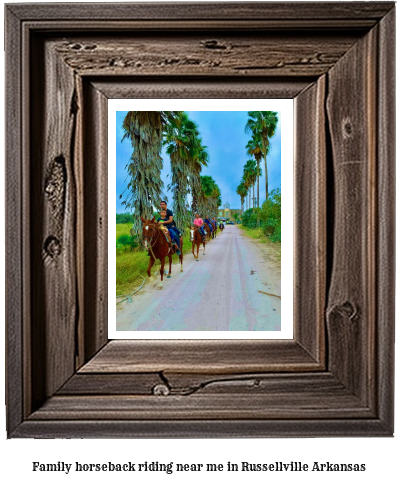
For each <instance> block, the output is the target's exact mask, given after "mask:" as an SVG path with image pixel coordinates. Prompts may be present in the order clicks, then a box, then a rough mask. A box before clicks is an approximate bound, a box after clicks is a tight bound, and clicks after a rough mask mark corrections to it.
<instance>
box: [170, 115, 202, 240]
mask: <svg viewBox="0 0 399 487" xmlns="http://www.w3.org/2000/svg"><path fill="white" fill-rule="evenodd" d="M198 140H199V131H198V126H197V124H196V123H195V122H193V121H192V120H190V118H189V116H188V115H187V113H185V112H181V113H180V114H179V117H177V118H175V119H174V120H173V121H172V123H170V124H169V125H167V126H166V130H165V140H164V145H166V146H167V147H166V153H167V154H169V156H170V163H171V171H172V182H171V183H170V185H169V186H168V190H172V194H173V215H174V216H173V219H174V221H175V222H176V226H177V227H178V228H179V229H180V230H181V231H183V232H184V231H185V229H186V228H187V227H188V226H189V225H190V221H191V217H190V213H189V211H188V208H187V195H188V193H189V192H190V181H192V175H193V174H192V172H193V165H194V163H193V159H194V157H195V154H196V150H197V148H198Z"/></svg>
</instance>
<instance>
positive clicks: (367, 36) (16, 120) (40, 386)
mask: <svg viewBox="0 0 399 487" xmlns="http://www.w3.org/2000/svg"><path fill="white" fill-rule="evenodd" d="M5 14H6V78H7V79H6V95H7V96H6V120H7V133H6V184H7V193H6V224H7V232H6V280H7V283H6V289H7V297H6V319H7V366H6V373H7V429H8V435H9V437H10V438H18V437H25V438H26V437H35V438H39V437H40V438H57V437H68V438H72V437H79V438H88V437H98V438H106V437H113V438H118V437H221V436H223V437H230V436H232V437H234V436H236V437H243V436H246V437H248V436H260V437H270V436H281V437H283V436H391V435H392V434H393V368H394V359H393V350H394V205H395V202H394V195H395V190H394V179H395V178H394V174H395V112H394V110H395V109H394V106H395V104H394V90H395V83H394V77H395V66H394V61H393V59H394V45H395V43H394V37H395V8H394V3H393V2H386V3H385V2H367V3H366V2H365V3H362V2H353V3H352V2H348V3H345V2H337V3H324V2H323V3H320V4H319V3H308V4H306V3H276V2H272V3H253V4H252V3H246V2H245V3H240V2H239V3H231V4H230V3H224V2H223V3H209V4H204V3H199V4H195V3H188V4H185V5H184V8H183V7H182V4H173V3H171V4H169V3H162V4H149V3H147V4H68V5H65V4H56V5H52V4H35V5H33V4H32V5H29V4H9V5H6V10H5ZM135 97H139V98H145V97H148V98H172V97H176V98H179V97H182V98H190V97H195V98H201V97H207V98H232V99H234V98H246V97H250V98H293V99H294V106H295V144H294V145H295V160H294V180H295V194H294V202H295V203H294V205H295V208H294V228H295V230H294V240H295V242H294V269H295V271H294V294H295V298H294V339H293V340H281V341H278V340H277V341H276V340H245V341H240V340H238V341H237V340H231V341H230V340H227V341H224V340H223V341H216V340H180V341H177V340H176V341H170V340H168V341H163V340H148V341H147V340H145V341H136V340H129V341H118V340H113V341H108V339H107V300H108V297H107V218H108V216H107V197H106V194H107V100H108V99H109V98H135Z"/></svg>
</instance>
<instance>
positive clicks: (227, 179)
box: [116, 111, 281, 213]
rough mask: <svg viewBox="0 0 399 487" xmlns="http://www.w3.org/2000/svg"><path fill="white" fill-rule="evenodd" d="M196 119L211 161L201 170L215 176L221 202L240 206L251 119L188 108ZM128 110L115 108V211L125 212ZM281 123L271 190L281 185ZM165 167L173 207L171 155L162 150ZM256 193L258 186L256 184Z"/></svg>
mask: <svg viewBox="0 0 399 487" xmlns="http://www.w3.org/2000/svg"><path fill="white" fill-rule="evenodd" d="M187 113H188V114H189V116H190V118H191V119H192V120H194V121H195V122H196V123H197V124H198V126H199V130H200V132H201V136H202V140H203V143H204V145H206V146H207V147H208V152H209V164H208V167H205V168H203V170H202V174H203V175H209V176H212V177H213V179H214V180H215V181H216V183H217V184H218V186H219V188H220V190H221V192H222V203H223V205H224V204H225V203H226V202H229V203H230V207H231V208H241V199H240V197H239V196H238V194H237V193H236V188H237V186H238V185H239V184H240V180H241V177H242V174H243V167H244V165H245V163H246V161H247V160H248V159H249V157H248V156H247V154H246V149H245V146H246V145H247V143H248V141H249V139H250V135H249V134H246V133H245V131H244V128H245V125H246V123H247V120H248V113H247V112H230V111H229V112H221V111H219V112H218V111H214V112H209V111H208V112H205V111H204V112H200V111H197V112H190V111H189V112H187ZM126 114H127V112H120V111H118V112H116V212H117V213H124V212H125V211H126V210H125V208H124V207H123V206H122V205H121V201H123V200H120V199H119V195H120V194H121V193H122V192H123V190H124V189H125V188H126V185H127V182H128V181H127V180H126V176H127V173H126V171H125V166H126V164H127V163H128V161H129V158H130V156H131V154H132V150H133V148H132V145H131V142H130V140H127V139H125V140H124V141H123V142H121V140H122V137H123V131H122V128H121V127H122V122H123V119H124V117H125V116H126ZM280 116H281V114H280V113H279V123H278V127H277V131H276V134H275V136H274V137H273V138H272V139H271V146H272V149H271V151H270V153H269V155H268V157H267V167H268V171H269V192H270V191H272V190H273V189H275V188H278V187H281V124H280ZM161 157H162V159H163V170H162V173H161V178H162V181H163V182H164V193H165V195H166V197H167V199H168V207H172V203H173V201H172V195H171V194H170V193H169V192H168V191H167V189H166V188H167V185H168V183H169V182H170V176H169V174H170V162H169V156H168V155H167V154H166V153H165V151H164V150H163V151H162V154H161ZM261 165H262V171H263V173H264V162H263V160H262V162H261ZM259 192H260V200H261V202H263V201H264V200H265V178H264V176H263V177H262V178H261V179H260V183H259ZM255 195H256V187H255Z"/></svg>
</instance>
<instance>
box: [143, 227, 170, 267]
mask: <svg viewBox="0 0 399 487" xmlns="http://www.w3.org/2000/svg"><path fill="white" fill-rule="evenodd" d="M154 225H155V222H154ZM154 228H155V229H156V230H158V233H157V234H156V238H155V242H154V243H151V242H152V239H153V238H154V236H152V237H151V238H150V239H149V238H148V237H145V238H147V241H148V250H149V251H150V252H151V255H152V256H153V258H154V260H157V258H156V257H155V255H154V252H153V250H152V248H153V246H154V245H155V244H156V243H157V242H158V238H159V235H160V234H161V233H163V232H162V231H161V229H160V228H159V224H158V223H156V227H154ZM164 236H165V239H166V242H167V243H168V244H169V242H168V239H167V238H166V235H165V234H164ZM171 240H172V239H171ZM169 252H170V249H169V251H168V254H169Z"/></svg>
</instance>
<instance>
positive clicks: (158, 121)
mask: <svg viewBox="0 0 399 487" xmlns="http://www.w3.org/2000/svg"><path fill="white" fill-rule="evenodd" d="M179 113H180V112H143V111H140V112H138V111H137V112H136V111H132V112H128V113H127V115H126V117H125V118H124V120H123V123H122V128H123V131H124V135H123V138H122V141H123V140H125V139H130V141H131V143H132V147H133V153H132V155H131V156H130V159H129V162H128V164H127V165H126V168H127V174H128V178H129V179H130V180H129V182H128V185H127V187H126V188H125V190H124V191H123V193H122V194H121V195H120V198H122V196H123V194H124V193H125V191H127V195H126V198H125V200H124V201H123V202H122V204H123V205H124V206H125V207H126V209H130V210H131V211H132V212H133V228H132V232H133V233H135V234H137V233H138V231H139V229H141V220H140V218H141V217H142V216H144V217H145V218H150V216H151V215H152V212H153V206H154V205H157V204H158V203H159V202H160V201H161V200H162V199H163V198H164V195H163V193H162V188H163V182H162V180H161V170H162V166H163V161H162V158H161V155H160V154H161V150H162V136H163V130H164V129H165V127H166V126H168V125H170V124H171V123H172V122H173V121H174V120H175V118H176V117H177V116H179Z"/></svg>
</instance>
